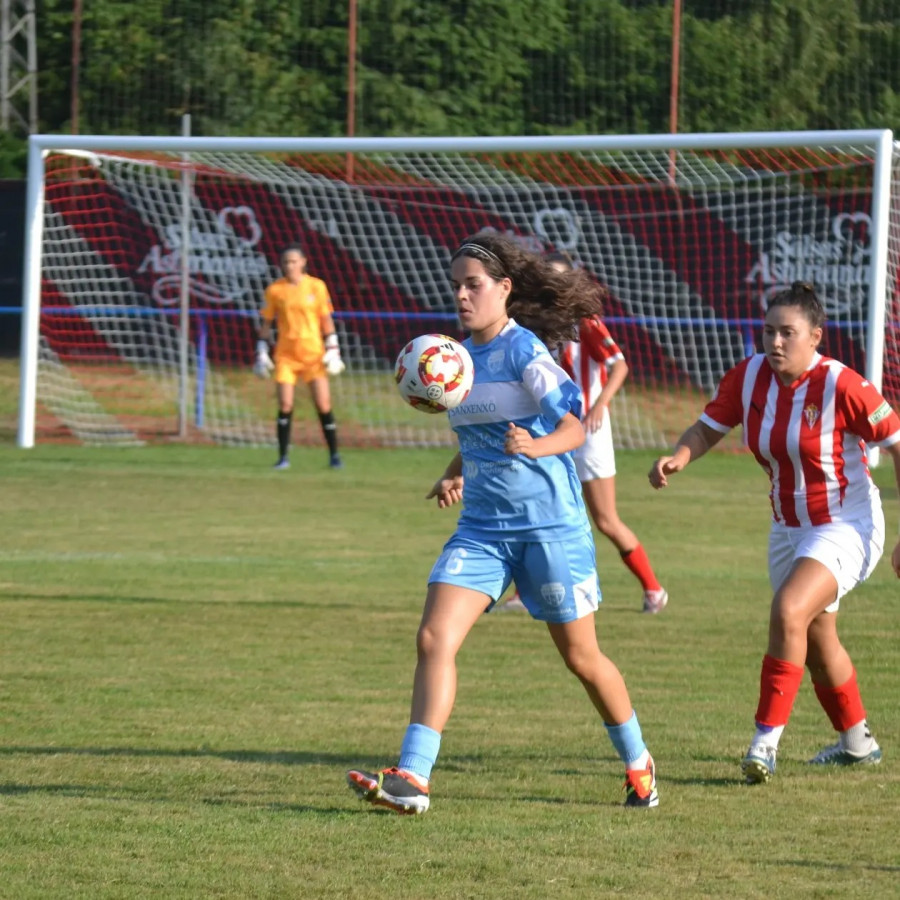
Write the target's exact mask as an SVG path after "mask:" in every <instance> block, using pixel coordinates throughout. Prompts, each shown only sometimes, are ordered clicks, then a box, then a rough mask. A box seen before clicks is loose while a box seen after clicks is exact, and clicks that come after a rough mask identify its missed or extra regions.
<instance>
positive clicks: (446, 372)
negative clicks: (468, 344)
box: [394, 334, 475, 413]
mask: <svg viewBox="0 0 900 900" xmlns="http://www.w3.org/2000/svg"><path fill="white" fill-rule="evenodd" d="M394 378H395V379H396V381H397V387H398V389H399V390H400V396H401V397H403V399H404V400H405V401H406V402H407V403H408V404H409V405H410V406H412V407H413V408H414V409H418V410H420V411H422V412H427V413H441V412H447V410H449V409H454V408H455V407H457V406H459V404H460V403H462V402H463V400H465V399H466V397H468V396H469V391H471V390H472V381H473V380H474V378H475V366H474V364H473V363H472V357H471V356H469V351H468V350H466V348H465V347H463V345H462V344H460V343H459V341H455V340H453V338H451V337H447V335H446V334H422V335H419V337H417V338H413V339H412V340H411V341H410V342H409V343H408V344H407V345H406V346H405V347H404V348H403V349H402V350H401V351H400V355H399V356H398V357H397V362H396V364H395V366H394Z"/></svg>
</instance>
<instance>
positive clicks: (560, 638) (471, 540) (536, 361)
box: [347, 233, 659, 813]
mask: <svg viewBox="0 0 900 900" xmlns="http://www.w3.org/2000/svg"><path fill="white" fill-rule="evenodd" d="M451 280H452V284H453V290H454V293H455V296H456V305H457V312H458V314H459V319H460V323H461V325H462V327H463V328H464V329H466V330H467V331H469V332H470V337H469V339H468V340H466V342H465V345H466V348H467V349H468V351H469V353H470V354H471V356H472V359H473V361H474V364H475V384H474V387H473V388H472V392H471V394H470V395H469V397H468V398H467V399H466V401H465V402H464V403H463V404H462V405H461V406H459V407H458V408H457V409H455V410H453V411H452V413H451V414H450V415H451V419H450V422H451V425H452V427H453V429H454V431H455V432H456V434H457V437H458V439H459V453H457V455H456V456H455V457H454V458H453V460H452V461H451V462H450V465H449V466H448V467H447V470H446V471H445V472H444V474H443V475H442V476H441V477H440V478H439V479H438V481H437V482H436V484H435V485H434V487H433V488H432V489H431V492H430V493H429V494H428V498H432V497H434V498H436V500H437V505H438V507H440V508H444V507H448V506H451V505H453V504H455V503H458V502H460V501H462V500H463V497H464V498H465V503H464V509H463V511H462V512H461V514H460V517H459V522H458V526H457V530H456V532H455V533H454V535H453V536H452V537H451V538H450V540H449V541H448V542H447V544H446V545H445V547H444V549H443V552H442V553H441V555H440V557H439V558H438V560H437V562H436V563H435V565H434V568H433V569H432V571H431V575H430V577H429V583H428V593H427V597H426V600H425V609H424V611H423V613H422V621H421V624H420V626H419V632H418V636H417V642H416V644H417V650H418V663H417V666H416V673H415V679H414V683H413V697H412V709H411V714H410V724H409V726H408V727H407V730H406V734H405V737H404V739H403V743H402V746H401V749H400V758H399V762H398V764H397V766H395V767H392V768H389V769H384V770H383V771H381V772H374V773H372V772H363V771H358V770H351V771H350V772H348V773H347V780H348V782H349V784H350V787H351V788H352V789H353V790H354V791H356V792H357V793H358V794H359V795H360V796H361V797H362V798H363V799H365V800H367V801H369V802H370V803H373V804H376V805H379V806H386V807H389V808H390V809H393V810H395V811H397V812H400V813H422V812H425V810H427V809H428V806H429V802H430V800H429V781H430V778H431V770H432V767H433V765H434V763H435V761H436V759H437V756H438V751H439V749H440V741H441V733H442V732H443V729H444V726H445V725H446V723H447V720H448V719H449V717H450V713H451V711H452V709H453V703H454V700H455V697H456V654H457V652H458V651H459V649H460V647H461V646H462V643H463V641H464V639H465V637H466V635H467V634H468V633H469V631H470V630H471V628H472V626H473V625H474V624H475V622H476V621H477V620H478V618H479V617H480V616H481V614H482V613H483V612H484V611H485V609H486V608H489V607H490V606H491V605H492V604H494V603H496V602H497V600H498V598H500V597H501V596H502V595H503V592H504V591H505V590H506V588H507V587H508V586H509V584H510V582H511V581H512V580H513V579H515V582H516V584H517V586H518V589H519V592H520V595H521V597H522V600H523V602H524V603H525V605H526V606H527V608H528V611H529V612H530V613H531V615H532V616H533V617H534V618H535V619H538V620H540V621H543V622H546V623H547V629H548V630H549V632H550V636H551V637H552V638H553V642H554V643H555V644H556V647H557V649H558V650H559V652H560V654H561V655H562V657H563V659H564V660H565V663H566V665H567V666H568V668H569V669H570V670H571V671H572V672H573V673H574V674H575V675H576V676H577V677H578V679H579V680H580V681H581V682H582V684H583V685H584V687H585V689H586V690H587V693H588V696H589V697H590V699H591V701H592V702H593V704H594V706H595V707H596V708H597V711H598V712H599V713H600V716H601V717H602V719H603V721H604V723H605V724H606V729H607V733H608V734H609V737H610V739H611V741H612V743H613V746H614V747H615V749H616V751H617V753H618V754H619V756H620V757H621V759H622V761H623V763H624V764H625V769H626V777H625V788H626V799H625V804H626V806H636V807H652V806H656V805H657V804H658V803H659V796H658V794H657V790H656V777H655V768H654V764H653V760H652V758H651V756H650V753H649V751H648V750H647V747H646V746H645V744H644V741H643V738H642V735H641V729H640V725H639V724H638V720H637V716H636V715H635V713H634V710H633V709H632V706H631V700H630V698H629V695H628V689H627V688H626V686H625V681H624V679H623V678H622V675H621V673H620V672H619V670H618V668H616V666H615V664H614V663H613V662H612V661H611V660H610V659H608V658H607V657H606V656H605V655H604V654H603V653H602V652H601V651H600V648H599V646H598V644H597V635H596V631H595V628H594V612H595V611H596V609H597V605H598V603H599V601H600V590H599V584H598V580H597V570H596V563H595V556H594V541H593V536H592V534H591V528H590V523H589V521H588V518H587V514H586V511H585V507H584V502H583V500H582V495H581V484H580V482H579V480H578V476H577V474H576V472H575V465H574V462H573V459H572V453H571V451H572V450H574V449H575V448H576V447H578V446H579V445H580V444H581V443H582V442H583V441H584V429H583V427H582V425H581V422H580V420H579V418H580V412H581V400H580V392H579V390H578V388H577V387H576V386H575V385H574V383H573V382H572V381H571V380H570V379H569V377H568V376H567V375H566V373H565V372H564V371H563V370H562V369H561V368H560V367H559V366H558V365H557V364H556V363H555V362H554V360H553V358H552V357H551V355H550V353H549V351H548V350H547V344H550V345H555V344H556V343H558V342H560V341H563V340H570V339H572V337H573V336H574V335H576V334H577V326H578V323H579V322H580V321H581V319H582V318H584V317H585V316H588V315H593V314H596V313H597V312H598V311H599V309H600V299H599V297H600V295H599V291H600V288H599V287H598V286H597V285H596V284H595V283H594V282H593V281H592V280H591V279H590V278H589V277H588V276H587V275H586V274H585V273H584V272H566V273H561V272H556V271H554V269H553V268H552V267H551V266H550V265H549V264H548V263H547V262H546V261H545V260H543V259H542V258H541V257H538V256H536V255H534V254H531V253H528V252H526V251H525V250H523V249H522V248H521V247H520V246H519V245H518V244H517V243H516V242H515V241H513V240H512V239H510V238H508V237H505V236H502V235H499V234H495V233H480V234H478V235H476V236H474V237H473V238H471V239H470V240H468V241H466V242H465V243H463V244H462V245H461V246H460V247H459V249H458V250H457V251H456V252H455V253H454V254H453V258H452V262H451ZM529 329H531V330H529ZM537 335H539V336H540V339H539V337H538V336H537ZM542 340H543V341H545V342H546V343H542ZM464 484H465V489H464V488H463V485H464Z"/></svg>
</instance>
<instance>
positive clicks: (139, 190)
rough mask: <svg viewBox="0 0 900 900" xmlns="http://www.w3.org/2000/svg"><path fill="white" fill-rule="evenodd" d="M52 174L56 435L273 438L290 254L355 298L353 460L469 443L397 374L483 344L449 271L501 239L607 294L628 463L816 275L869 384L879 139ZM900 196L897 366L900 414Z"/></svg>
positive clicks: (829, 349) (177, 165)
mask: <svg viewBox="0 0 900 900" xmlns="http://www.w3.org/2000/svg"><path fill="white" fill-rule="evenodd" d="M46 171H47V175H46V210H45V219H44V244H43V251H42V314H41V327H40V330H41V339H42V353H41V357H40V367H39V373H40V375H39V387H38V397H39V415H38V420H37V425H38V439H39V440H41V439H47V438H48V437H53V436H64V435H69V436H75V437H77V438H78V439H80V440H100V441H103V440H117V441H122V440H127V441H132V440H157V439H169V438H172V437H178V438H180V439H189V440H210V441H216V442H220V443H226V444H250V445H260V444H268V443H270V442H272V440H273V428H272V419H273V416H274V401H273V390H272V385H271V384H265V383H262V382H260V381H258V380H256V379H254V378H253V376H252V375H251V373H250V364H251V362H252V353H253V347H254V329H255V324H256V313H257V310H258V308H259V305H260V302H261V299H262V293H263V290H264V288H265V285H266V284H267V283H268V282H269V281H271V280H272V279H273V278H275V277H277V275H278V272H277V268H276V263H277V259H278V253H279V250H280V248H281V247H282V246H284V245H285V244H287V243H289V242H292V241H296V240H299V241H300V242H301V244H303V245H304V247H305V248H306V251H307V255H308V258H309V270H310V272H311V273H312V274H314V275H317V276H319V277H322V278H324V279H325V281H326V282H327V283H328V285H329V287H330V289H331V293H332V295H333V298H334V301H335V307H336V321H337V327H338V333H339V337H340V341H341V345H342V352H343V355H344V358H345V361H346V363H347V371H346V372H345V373H344V374H343V375H341V376H340V377H339V378H337V379H334V380H333V393H334V402H335V410H336V414H337V417H338V421H339V423H340V427H341V435H342V439H343V440H344V441H345V442H348V443H356V444H381V445H384V444H387V445H391V444H408V443H413V444H444V443H450V441H451V435H450V432H449V430H448V428H447V424H446V421H445V419H444V417H429V416H426V415H424V414H422V413H417V412H415V411H413V410H410V409H408V408H407V407H405V406H404V405H403V404H402V402H401V401H400V399H399V397H398V396H397V395H396V391H395V387H394V385H393V382H392V378H391V371H392V366H393V361H394V358H395V356H396V353H397V352H398V350H399V348H400V347H401V346H402V345H403V344H404V343H405V342H406V341H407V340H408V339H409V338H411V337H413V336H415V335H416V334H420V333H422V332H425V331H440V332H444V333H447V334H451V335H453V336H455V337H462V336H463V335H462V334H461V333H460V332H459V330H458V325H457V321H456V318H455V315H454V313H453V309H454V307H453V299H452V295H451V292H450V290H449V283H448V280H447V279H448V276H447V271H448V263H449V257H450V253H451V252H452V250H453V249H454V248H455V246H456V245H457V244H458V243H459V242H460V241H462V240H463V239H464V238H465V237H466V236H468V235H470V234H472V233H474V232H476V231H478V230H481V229H484V228H493V229H497V230H500V231H503V232H507V233H509V234H512V235H514V236H517V237H518V238H519V239H520V240H521V241H522V242H523V243H524V244H525V245H526V246H528V247H530V248H531V249H534V250H536V251H543V250H550V249H563V250H566V251H568V252H569V253H570V254H571V255H572V256H573V258H574V259H575V260H576V262H577V263H578V264H580V265H583V266H586V267H587V268H588V269H589V270H590V271H591V272H592V273H593V274H594V275H595V276H596V277H597V278H598V279H599V280H600V281H601V282H602V283H603V284H604V285H605V286H606V287H607V288H608V290H609V299H608V303H607V309H606V321H607V324H608V326H609V328H610V330H611V332H612V333H613V335H614V337H615V338H616V340H617V342H618V343H619V345H620V346H621V347H622V348H623V350H624V352H625V355H626V358H627V360H628V363H629V366H630V369H631V375H630V379H629V382H628V384H627V386H626V389H625V390H624V391H623V392H621V394H620V395H619V397H617V399H616V401H615V403H614V409H613V418H612V421H613V428H614V438H615V441H616V444H617V446H619V447H661V446H666V445H668V444H669V443H670V442H671V441H672V440H673V438H674V437H676V436H677V434H678V433H679V432H680V430H681V428H683V427H684V425H685V424H686V423H687V422H688V421H690V420H691V418H692V417H693V416H694V415H696V413H697V412H698V411H699V409H700V408H701V406H702V403H703V402H704V401H705V399H706V398H707V397H708V396H709V393H710V391H711V390H712V388H713V386H714V385H715V383H716V382H717V381H718V379H719V377H720V376H721V374H722V373H723V372H724V371H725V370H726V369H728V368H729V367H730V366H732V365H734V364H735V363H736V362H737V361H739V360H740V359H742V358H743V357H744V356H745V355H746V354H748V353H750V352H753V350H754V349H755V348H757V347H758V341H759V336H760V325H761V318H762V314H763V311H764V308H765V303H766V299H767V297H768V296H770V295H771V293H772V292H773V291H775V290H778V289H779V288H781V287H783V286H785V285H786V284H788V283H790V282H791V281H792V280H795V279H803V280H808V281H811V282H813V283H814V284H815V286H816V288H817V290H818V292H819V294H820V296H821V297H822V299H823V301H824V302H825V304H826V307H827V309H828V313H829V325H828V328H827V330H826V336H825V343H824V347H823V350H824V352H826V353H828V354H829V355H832V356H836V357H837V358H839V359H842V360H843V361H845V362H846V363H848V364H849V365H851V366H853V367H854V368H857V369H859V370H860V371H865V367H866V359H865V352H866V321H867V315H868V288H869V283H870V278H871V252H872V243H871V242H872V221H871V215H872V188H873V183H872V182H873V150H872V148H871V147H868V146H859V147H853V146H844V147H808V148H801V149H796V150H790V151H783V150H776V149H774V148H772V149H765V148H764V149H762V150H729V151H714V152H713V151H706V152H695V151H685V150H679V151H678V152H677V153H675V152H674V151H668V150H663V151H647V150H637V149H631V150H621V151H612V150H606V149H602V148H598V149H593V150H582V151H577V152H576V151H573V152H569V153H551V154H539V153H497V154H486V153H479V154H469V153H460V152H446V153H436V152H414V153H399V152H391V153H379V154H361V153H356V154H354V155H353V156H352V157H350V156H348V155H346V154H331V155H329V154H316V155H309V156H304V155H297V154H294V155H290V156H280V157H275V156H265V155H262V154H255V153H226V152H220V153H192V154H191V157H190V161H189V162H188V163H185V162H184V161H183V160H182V159H181V157H179V156H178V155H176V154H172V155H171V156H166V155H165V154H154V155H153V156H152V158H150V157H143V158H138V157H133V156H132V157H129V156H125V155H103V154H97V155H88V156H85V155H83V154H82V155H80V156H75V155H69V154H63V155H57V156H53V157H51V158H50V159H48V161H47V170H46ZM348 176H350V177H348ZM895 181H896V179H895ZM186 198H187V200H188V202H187V203H186V202H185V201H186ZM896 203H897V199H896V196H895V197H894V216H893V219H892V228H891V257H890V258H891V272H890V273H889V278H888V292H889V297H888V300H889V303H888V311H889V315H888V327H887V329H886V334H887V342H886V343H887V351H886V357H885V361H886V375H885V387H886V391H887V392H888V395H889V397H891V398H892V399H893V400H894V401H895V402H896V400H897V399H898V387H900V386H898V384H897V383H896V378H897V376H896V374H895V373H896V371H897V369H898V368H900V365H898V363H900V360H898V359H897V345H898V342H897V340H896V338H897V335H896V327H895V325H894V322H895V318H896V315H897V313H898V310H897V309H896V305H897V270H898V265H897V248H898V245H900V227H898V224H897V223H898V217H897V210H896ZM185 210H188V214H187V215H185ZM185 235H186V236H187V242H186V246H187V261H188V269H189V280H188V283H187V284H188V292H187V293H188V296H189V309H188V310H187V317H186V318H185V316H184V313H183V311H182V308H181V298H182V281H183V279H182V277H181V267H182V261H181V256H182V249H183V248H184V247H185V240H184V237H185ZM185 322H187V323H188V330H187V337H186V340H184V333H183V330H182V329H183V328H184V325H185ZM63 369H64V370H65V376H62V375H61V374H60V371H61V370H63ZM888 369H890V374H888ZM184 373H187V378H186V379H185V378H184V377H183V376H184ZM86 398H90V402H85V400H86ZM297 415H298V417H299V418H300V421H299V422H298V425H297V429H296V431H297V434H296V438H297V440H298V441H304V440H307V441H314V442H317V441H319V440H321V436H320V431H319V428H318V423H317V422H315V421H312V418H311V412H310V413H306V414H305V413H303V411H302V409H300V405H298V410H297ZM304 415H308V416H309V418H307V419H306V420H304V419H303V416H304Z"/></svg>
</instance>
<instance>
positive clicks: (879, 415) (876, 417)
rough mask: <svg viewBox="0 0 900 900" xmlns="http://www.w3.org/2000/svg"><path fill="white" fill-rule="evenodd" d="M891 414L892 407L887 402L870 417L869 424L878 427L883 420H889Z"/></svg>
mask: <svg viewBox="0 0 900 900" xmlns="http://www.w3.org/2000/svg"><path fill="white" fill-rule="evenodd" d="M890 414H891V405H890V403H888V402H887V400H885V401H884V402H883V403H882V404H881V406H879V407H878V409H876V410H875V412H873V413H872V415H871V416H869V424H870V425H877V424H878V423H879V422H880V421H881V420H882V419H885V418H887V417H888V416H889V415H890Z"/></svg>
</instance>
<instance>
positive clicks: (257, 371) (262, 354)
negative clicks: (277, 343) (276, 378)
mask: <svg viewBox="0 0 900 900" xmlns="http://www.w3.org/2000/svg"><path fill="white" fill-rule="evenodd" d="M274 369H275V363H273V362H272V357H271V356H269V345H268V343H267V342H266V341H263V340H259V341H257V342H256V362H254V363H253V374H254V375H256V376H257V377H259V378H268V377H269V376H270V375H271V374H272V372H273V371H274Z"/></svg>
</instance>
